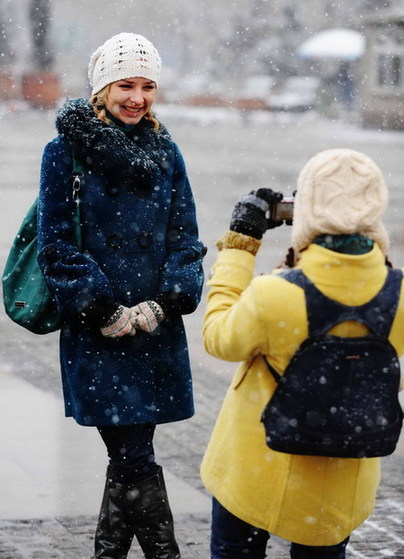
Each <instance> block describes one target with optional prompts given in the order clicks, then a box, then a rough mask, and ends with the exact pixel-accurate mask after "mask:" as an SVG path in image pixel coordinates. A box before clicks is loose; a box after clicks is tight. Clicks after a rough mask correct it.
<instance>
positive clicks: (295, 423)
mask: <svg viewBox="0 0 404 559" xmlns="http://www.w3.org/2000/svg"><path fill="white" fill-rule="evenodd" d="M282 277H283V278H284V279H286V280H287V281H289V282H291V283H294V284H297V285H299V286H300V287H302V288H303V289H304V291H305V296H306V307H307V315H308V323H309V336H308V338H307V339H306V340H305V341H304V342H303V343H302V345H301V346H300V347H299V349H298V350H297V351H296V353H295V355H294V356H293V358H292V360H291V361H290V363H289V365H288V366H287V368H286V369H285V372H284V374H283V375H280V374H279V373H278V372H277V371H276V370H275V369H274V368H273V367H272V365H271V364H270V363H269V362H268V360H267V359H266V358H265V356H264V358H265V361H266V363H267V366H268V369H269V370H270V372H271V373H272V375H273V376H274V378H275V380H276V381H277V383H278V386H277V388H276V390H275V392H274V394H273V396H272V398H271V399H270V401H269V402H268V404H267V405H266V407H265V409H264V411H263V413H262V417H261V421H262V422H263V424H264V427H265V432H266V441H267V445H268V446H269V447H270V448H272V449H273V450H277V451H279V452H286V453H288V454H303V455H312V456H333V457H341V458H363V457H375V456H386V455H388V454H391V453H392V452H394V449H395V447H396V444H397V441H398V438H399V436H400V431H401V426H402V421H403V412H402V410H401V406H400V402H399V399H398V389H399V383H400V363H399V360H398V357H397V353H396V351H395V349H394V348H393V346H392V345H391V344H390V342H389V341H388V335H389V333H390V329H391V326H392V323H393V320H394V317H395V314H396V310H397V306H398V301H399V297H400V289H401V281H402V272H401V270H396V269H394V270H392V269H390V270H389V271H388V275H387V279H386V282H385V284H384V286H383V287H382V289H381V290H380V291H379V293H378V294H377V295H376V296H375V297H374V298H373V299H372V300H371V301H369V302H368V303H366V304H364V305H360V306H356V307H349V306H346V305H342V304H340V303H338V302H337V301H334V300H332V299H329V298H328V297H326V296H325V295H324V294H323V293H321V292H320V291H319V290H318V289H317V287H316V286H315V285H314V284H313V283H312V282H311V281H310V280H309V279H308V278H307V277H306V276H305V275H304V274H303V272H302V271H301V270H290V271H287V272H284V273H283V274H282ZM348 320H354V321H357V322H361V323H363V324H365V325H366V326H367V327H368V328H369V330H370V332H371V333H370V334H368V335H366V336H362V337H355V338H344V337H337V336H332V335H330V334H328V332H329V331H330V329H331V328H332V327H333V326H335V325H336V324H339V323H341V322H345V321H348Z"/></svg>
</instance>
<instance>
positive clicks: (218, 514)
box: [210, 498, 349, 559]
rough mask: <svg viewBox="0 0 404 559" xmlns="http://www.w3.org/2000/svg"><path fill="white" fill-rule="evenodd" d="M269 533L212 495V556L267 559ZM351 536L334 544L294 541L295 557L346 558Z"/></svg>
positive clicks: (233, 558)
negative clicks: (325, 544)
mask: <svg viewBox="0 0 404 559" xmlns="http://www.w3.org/2000/svg"><path fill="white" fill-rule="evenodd" d="M269 537H270V535H269V533H268V532H267V531H266V530H261V529H260V528H254V526H251V525H250V524H247V523H246V522H244V521H243V520H240V519H239V518H237V517H236V516H234V515H233V514H231V513H230V512H229V511H228V510H226V509H225V508H224V507H222V505H221V504H220V503H219V502H218V501H217V500H216V499H215V498H213V502H212V533H211V540H210V551H211V559H264V557H265V556H266V554H265V550H266V547H267V543H268V539H269ZM348 541H349V538H347V539H346V540H344V541H343V542H341V543H339V544H337V545H332V546H316V547H314V546H309V545H300V544H297V543H292V544H291V546H290V557H291V558H292V559H345V548H346V546H347V543H348Z"/></svg>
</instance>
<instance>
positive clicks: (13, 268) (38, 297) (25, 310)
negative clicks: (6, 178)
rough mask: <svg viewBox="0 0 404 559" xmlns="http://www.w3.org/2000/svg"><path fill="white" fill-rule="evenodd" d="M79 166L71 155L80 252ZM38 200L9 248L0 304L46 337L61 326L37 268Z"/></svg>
mask: <svg viewBox="0 0 404 559" xmlns="http://www.w3.org/2000/svg"><path fill="white" fill-rule="evenodd" d="M82 177H83V168H82V166H81V163H80V162H79V161H78V160H77V159H76V158H75V157H74V156H73V194H72V196H73V200H74V202H75V204H76V209H75V214H74V217H73V219H74V236H75V239H74V240H75V241H76V243H77V246H78V247H79V249H80V250H81V227H80V203H79V202H80V200H79V191H80V188H81V183H82ZM37 214H38V198H36V200H35V201H34V203H33V204H32V206H31V208H30V209H29V210H28V213H27V215H26V216H25V218H24V220H23V222H22V224H21V226H20V229H19V231H18V233H17V235H16V237H15V239H14V242H13V244H12V246H11V249H10V252H9V255H8V258H7V262H6V265H5V268H4V271H3V276H2V285H3V302H4V307H5V310H6V313H7V315H8V316H9V317H10V318H11V320H13V321H14V322H16V323H17V324H19V325H20V326H22V327H23V328H26V329H27V330H29V331H30V332H33V333H34V334H48V333H49V332H55V331H56V330H59V329H60V327H61V319H60V315H59V312H58V310H57V308H56V303H55V301H54V299H53V298H52V295H51V293H50V292H49V290H48V287H47V285H46V283H45V279H44V277H43V274H42V271H41V269H40V268H39V265H38V261H37V258H38V230H37Z"/></svg>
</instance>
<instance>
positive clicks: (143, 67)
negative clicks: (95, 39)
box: [88, 33, 161, 95]
mask: <svg viewBox="0 0 404 559" xmlns="http://www.w3.org/2000/svg"><path fill="white" fill-rule="evenodd" d="M160 71H161V58H160V56H159V53H158V51H157V49H156V48H155V47H154V46H153V44H152V43H151V42H150V41H148V40H147V39H146V38H145V37H143V36H142V35H136V34H135V33H120V34H119V35H114V36H113V37H111V38H110V39H108V40H107V41H105V43H104V44H103V45H101V46H100V47H99V48H98V49H97V50H96V51H95V52H94V53H93V55H92V56H91V59H90V64H89V67H88V79H89V81H90V85H91V87H92V92H91V93H92V95H95V94H96V93H98V92H99V91H101V89H103V87H105V86H106V85H108V84H110V83H113V82H116V81H119V80H124V79H126V78H146V79H147V80H152V81H154V82H156V84H157V83H158V80H159V77H160Z"/></svg>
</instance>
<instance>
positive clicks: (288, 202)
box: [270, 196, 294, 223]
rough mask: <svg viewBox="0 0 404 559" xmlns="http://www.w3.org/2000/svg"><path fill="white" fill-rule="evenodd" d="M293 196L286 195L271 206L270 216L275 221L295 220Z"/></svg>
mask: <svg viewBox="0 0 404 559" xmlns="http://www.w3.org/2000/svg"><path fill="white" fill-rule="evenodd" d="M293 203H294V198H293V196H290V197H285V198H283V199H282V200H281V201H280V202H277V203H276V204H274V205H273V206H272V207H271V210H270V217H271V219H273V220H275V221H287V222H290V223H291V222H292V221H293Z"/></svg>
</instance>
